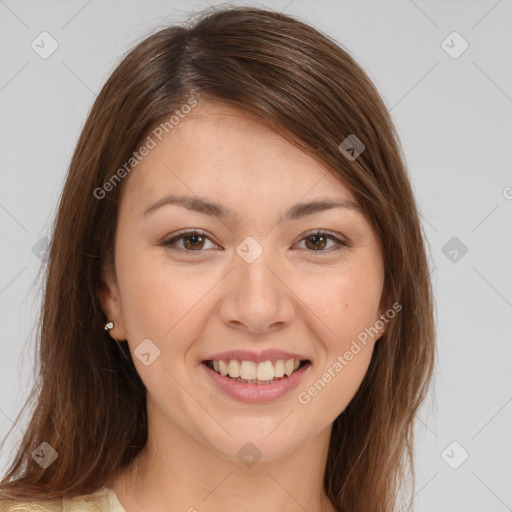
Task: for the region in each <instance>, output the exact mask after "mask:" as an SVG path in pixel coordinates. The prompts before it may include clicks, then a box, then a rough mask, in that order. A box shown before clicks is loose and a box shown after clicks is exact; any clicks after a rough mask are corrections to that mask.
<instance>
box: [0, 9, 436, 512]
mask: <svg viewBox="0 0 512 512" xmlns="http://www.w3.org/2000/svg"><path fill="white" fill-rule="evenodd" d="M192 91H194V94H198V95H199V98H200V101H208V99H212V100H216V101H222V102H225V104H227V105H229V106H232V107H236V108H238V109H239V110H240V111H242V112H244V113H245V114H247V115H248V116H252V117H253V118H255V119H257V120H259V121H260V122H263V123H265V124H266V126H268V127H269V128H271V129H272V130H274V131H276V132H277V133H279V134H281V135H282V136H283V137H285V138H286V140H288V141H289V142H291V143H292V144H294V145H296V146H297V147H299V148H301V149H302V150H303V151H304V152H306V153H307V154H309V155H311V156H313V157H314V158H315V159H317V161H319V162H321V163H322V164H323V165H325V166H326V168H328V169H329V170H330V172H332V173H333V174H334V175H335V176H336V177H338V178H339V179H340V180H341V182H342V183H344V184H345V185H347V186H348V187H350V189H351V191H352V192H353V193H354V195H355V197H356V199H357V201H358V203H359V204H360V205H361V206H362V208H363V211H364V213H365V215H366V216H367V218H368V220H369V222H370V223H371V224H372V226H373V227H374V228H375V230H376V233H377V234H378V236H379V238H380V241H381V242H382V247H383V254H384V267H385V279H384V298H385V300H386V303H387V305H388V306H390V305H391V304H392V303H395V302H398V303H399V304H400V305H401V306H402V311H401V312H400V314H398V315H396V316H395V318H393V319H392V320H390V321H389V325H388V329H387V331H386V334H385V335H384V336H383V337H382V338H381V339H380V340H379V342H378V343H377V344H376V346H375V349H374V353H373V356H372V360H371V362H370V366H369V368H368V371H367V374H366V375H365V377H364V380H363V382H362V384H361V386H360V388H359V389H358V391H357V393H356V395H355V396H354V398H353V399H352V401H351V402H350V404H349V405H348V406H347V407H346V409H345V410H344V411H343V412H342V413H341V414H340V415H339V416H338V417H337V418H336V420H335V421H334V424H333V429H332V435H331V440H330V446H329V453H328V458H327V463H326V467H325V476H324V486H325V489H326V492H327V494H328V496H329V498H330V499H331V500H332V502H333V503H334V504H335V505H336V507H337V509H338V510H339V511H354V510H372V511H373V512H391V511H392V510H394V508H395V507H396V504H397V495H398V490H399V487H400V484H401V482H402V481H403V479H404V475H405V474H406V473H405V470H406V469H407V468H409V473H408V474H409V475H410V474H411V472H412V473H413V466H414V461H413V424H414V417H415V413H416V411H417V409H418V407H419V406H420V405H421V403H422V401H423V400H424V398H425V396H426V393H427V391H428V387H429V384H430V381H431V377H432V374H433V369H434V359H435V357H434V347H435V345H434V343H435V330H434V307H433V299H432V290H431V282H430V277H429V269H428V261H427V254H426V240H425V235H424V233H423V230H422V227H421V223H420V219H419V212H418V209H417V206H416V203H415V200H414V197H413V191H412V188H411V185H410V182H409V178H408V173H407V169H406V164H405V158H404V156H403V152H402V150H401V146H400V142H399V139H398V136H397V133H396V130H395V127H394V126H393V123H392V121H391V118H390V115H389V112H388V110H387V109H386V106H385V105H384V103H383V101H382V99H381V97H380V95H379V93H378V92H377V90H376V88H375V86H374V85H373V84H372V82H371V80H370V79H369V78H368V76H367V74H366V73H365V72H364V71H363V69H362V68H361V67H360V66H359V65H358V64H357V63H356V61H355V60H354V58H352V57H351V56H350V55H349V53H348V52H347V51H345V50H344V49H342V47H341V46H340V45H339V44H337V43H336V42H335V41H334V40H332V39H331V38H329V37H328V36H326V35H324V34H322V33H320V32H318V31H317V30H315V29H314V28H312V27H310V26H308V25H307V24H305V23H303V22H301V21H299V20H297V19H295V18H293V17H290V16H287V15H284V14H280V13H277V12H273V11H269V10H263V9H257V8H242V7H236V8H223V9H213V10H212V9H210V10H207V11H204V12H202V13H199V16H198V17H197V18H196V19H193V20H192V21H190V22H189V24H188V25H183V26H169V27H166V28H164V29H161V30H159V31H157V32H156V33H154V34H152V35H150V36H149V37H146V38H145V39H144V40H142V41H141V42H139V43H138V44H137V45H136V46H135V47H134V48H133V49H132V50H131V51H129V52H128V53H127V54H126V55H125V56H124V58H123V59H122V61H121V62H120V64H119V65H118V66H117V68H116V69H115V70H114V72H113V73H112V75H111V76H110V78H109V79H108V80H107V82H106V84H105V85H104V87H103V88H102V90H101V92H100V94H99V95H98V97H97V99H96V101H95V102H94V105H93V107H92V109H91V111H90V114H89V116H88V119H87V121H86V123H85V125H84V128H83V131H82V133H81V135H80V138H79V140H78V144H77V146H76V149H75V152H74V154H73V157H72V160H71V163H70V167H69V170H68V174H67V178H66V182H65V186H64V189H63V191H62V195H61V198H60V202H59V207H58V212H57V215H56V219H55V224H54V226H53V233H52V237H51V243H50V248H49V256H48V261H47V264H46V266H45V271H44V276H45V288H44V300H43V303H42V309H41V315H40V325H39V331H38V337H37V343H38V349H39V350H38V356H39V361H38V362H39V368H38V380H37V382H36V384H35V386H34V389H33V391H32V393H31V397H32V398H33V399H34V404H35V405H34V407H33V411H32V413H31V414H32V416H31V419H30V422H29V425H28V428H27V430H26V432H25V433H24V436H23V438H22V441H21V444H20V446H19V448H18V450H17V453H16V454H15V457H14V459H13V461H12V463H11V465H10V467H9V468H8V470H7V474H6V475H5V476H4V478H3V479H2V481H1V482H0V497H3V498H4V499H23V500H27V499H29V500H34V501H35V500H50V499H56V498H71V497H74V496H78V495H81V494H88V493H92V492H94V491H96V490H98V489H99V488H100V487H102V486H103V485H105V484H106V482H107V481H108V480H109V478H110V477H111V476H112V475H113V474H114V473H115V472H117V471H119V470H120V469H121V468H123V467H125V466H127V465H128V464H129V463H130V462H131V461H132V460H133V459H134V457H136V455H137V454H138V453H139V452H140V450H141V449H142V448H143V447H144V445H145V442H146V439H147V416H146V393H145V387H144V385H143V383H142V381H141V379H140V378H139V376H138V374H137V372H136V370H135V367H134V365H133V362H132V360H131V355H130V353H129V351H128V352H123V351H120V350H119V349H118V347H116V344H115V343H114V342H112V340H111V339H110V337H108V335H107V334H106V333H105V332H104V330H103V325H104V323H105V321H106V318H105V315H104V313H103V311H102V309H101V306H100V303H99V299H98V289H99V287H100V286H101V279H100V278H101V269H102V267H103V266H107V267H108V268H113V241H114V237H115V229H116V224H117V218H118V206H119V202H120V193H121V191H122V190H123V183H124V182H123V181H122V180H121V181H120V182H119V183H116V184H115V186H113V185H112V186H111V187H109V191H108V193H105V194H104V193H103V192H102V193H101V194H102V195H101V197H100V198H98V196H99V195H100V194H99V192H98V191H101V190H103V191H104V190H106V187H105V183H107V182H108V181H109V180H111V178H112V176H113V175H114V174H115V173H116V171H117V170H118V169H120V168H122V167H123V166H124V165H125V163H126V162H128V161H131V160H130V159H131V158H132V157H133V153H134V152H135V151H136V150H137V149H138V148H139V146H140V144H141V143H142V141H143V140H144V137H146V136H147V134H148V133H149V132H150V130H151V129H152V127H155V126H157V125H158V123H159V122H160V121H161V120H162V119H163V118H165V117H166V116H167V117H168V116H169V115H171V114H172V113H173V112H174V111H175V110H176V109H179V108H180V106H182V105H184V104H185V103H187V102H190V99H191V97H192V96H191V95H192ZM350 135H355V136H356V137H357V139H358V140H359V141H360V142H362V143H363V144H364V147H365V150H364V151H363V152H362V153H361V154H360V155H359V156H358V157H357V158H348V157H347V154H346V153H345V152H343V151H342V150H340V143H342V142H343V141H345V139H347V137H349V136H350ZM352 140H353V139H352ZM133 165H136V162H135V161H133V162H132V166H133ZM125 169H126V168H125ZM118 174H119V173H118ZM26 405H27V404H25V406H26ZM7 435H9V434H7ZM4 442H5V440H4ZM43 442H46V443H48V444H49V445H50V446H51V447H52V448H53V449H54V450H55V451H56V452H57V453H58V459H57V462H55V463H53V464H51V465H50V466H49V467H47V468H46V469H45V468H42V467H41V465H39V464H38V463H37V462H36V460H35V459H34V457H32V456H31V454H32V452H33V451H34V450H35V449H36V448H37V447H38V446H39V445H40V444H41V443H43Z"/></svg>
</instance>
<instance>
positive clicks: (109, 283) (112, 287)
mask: <svg viewBox="0 0 512 512" xmlns="http://www.w3.org/2000/svg"><path fill="white" fill-rule="evenodd" d="M112 274H113V273H112V272H111V271H109V270H107V268H106V267H105V266H104V265H103V266H102V269H101V279H100V285H99V287H98V290H97V293H98V299H99V301H100V304H101V309H102V310H103V312H104V313H105V316H106V317H107V322H114V328H113V329H111V330H110V331H109V335H110V337H111V338H113V339H114V340H116V341H121V340H126V339H127V335H126V331H125V329H124V318H123V312H122V308H121V301H120V298H119V288H118V286H117V280H116V279H115V277H114V276H113V275H112Z"/></svg>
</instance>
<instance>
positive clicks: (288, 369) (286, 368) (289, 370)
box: [284, 359, 293, 375]
mask: <svg viewBox="0 0 512 512" xmlns="http://www.w3.org/2000/svg"><path fill="white" fill-rule="evenodd" d="M284 373H286V375H291V374H292V373H293V359H288V361H286V363H284Z"/></svg>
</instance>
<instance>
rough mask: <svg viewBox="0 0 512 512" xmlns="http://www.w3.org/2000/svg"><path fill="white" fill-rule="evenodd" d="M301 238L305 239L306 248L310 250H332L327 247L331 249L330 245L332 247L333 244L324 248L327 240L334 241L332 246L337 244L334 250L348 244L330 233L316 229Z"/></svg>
mask: <svg viewBox="0 0 512 512" xmlns="http://www.w3.org/2000/svg"><path fill="white" fill-rule="evenodd" d="M302 240H304V241H305V244H306V248H307V249H308V250H309V251H310V252H325V253H330V252H332V251H330V250H329V249H331V247H333V246H331V247H327V250H324V249H325V248H326V246H327V243H328V242H329V241H333V242H335V243H334V246H336V245H337V246H338V247H334V248H333V250H334V251H336V250H339V249H343V247H348V244H347V243H346V242H344V241H343V240H341V239H340V238H338V237H337V236H334V235H331V234H330V233H327V232H324V231H317V232H314V233H309V234H306V236H305V237H304V238H303V239H302Z"/></svg>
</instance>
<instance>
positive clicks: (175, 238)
mask: <svg viewBox="0 0 512 512" xmlns="http://www.w3.org/2000/svg"><path fill="white" fill-rule="evenodd" d="M193 235H199V236H201V237H204V238H206V239H208V240H210V242H212V243H215V242H213V240H211V239H210V237H209V236H208V235H207V234H206V233H204V232H202V231H197V230H192V231H185V232H182V233H179V234H177V235H175V236H173V237H172V238H169V239H168V240H166V241H164V242H162V245H163V246H165V247H167V248H168V249H169V250H171V251H180V252H186V253H189V254H192V253H195V252H197V253H199V254H201V253H204V252H205V250H198V251H190V250H188V249H182V248H178V247H172V246H173V244H174V243H175V242H176V241H178V240H180V239H181V238H184V237H186V236H193ZM314 236H316V237H318V236H322V237H325V238H328V239H329V240H333V241H334V242H336V243H337V244H338V247H335V248H334V249H332V248H331V249H329V250H323V249H319V250H318V251H313V250H308V252H310V253H312V254H313V255H315V253H320V254H321V253H332V252H334V251H339V250H340V249H344V248H347V247H350V246H349V245H348V244H347V243H346V242H345V241H344V240H342V239H341V238H339V237H337V236H335V235H333V234H331V233H329V232H328V231H320V230H317V231H308V232H307V233H305V234H304V236H303V237H302V238H301V240H300V241H301V242H302V241H303V240H305V239H306V238H311V237H314Z"/></svg>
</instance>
